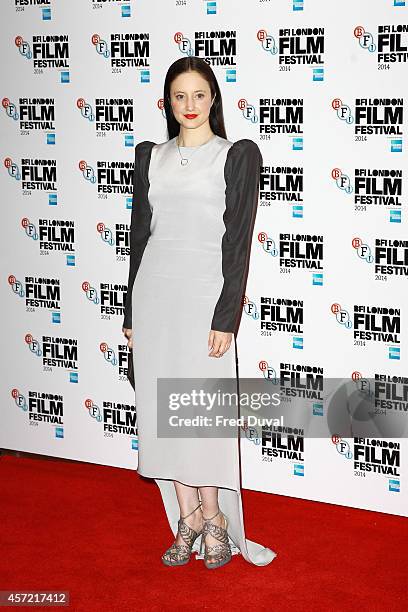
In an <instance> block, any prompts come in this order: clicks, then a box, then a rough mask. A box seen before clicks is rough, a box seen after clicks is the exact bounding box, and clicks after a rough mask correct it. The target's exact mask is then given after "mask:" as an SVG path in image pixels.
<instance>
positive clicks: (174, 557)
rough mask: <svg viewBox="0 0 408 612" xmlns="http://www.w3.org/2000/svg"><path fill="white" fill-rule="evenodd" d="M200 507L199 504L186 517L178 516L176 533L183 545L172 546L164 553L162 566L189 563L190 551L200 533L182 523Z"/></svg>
mask: <svg viewBox="0 0 408 612" xmlns="http://www.w3.org/2000/svg"><path fill="white" fill-rule="evenodd" d="M200 506H201V502H200V503H199V504H198V506H197V508H194V510H192V511H191V512H190V514H186V516H180V518H179V520H178V523H177V524H178V533H179V534H180V536H181V537H182V539H183V540H184V542H185V544H176V543H175V542H174V544H172V545H171V546H170V548H168V549H167V550H166V551H165V553H164V554H163V555H162V561H163V563H164V565H185V564H186V563H188V562H189V561H190V557H191V550H192V548H193V544H194V542H195V541H196V539H197V538H198V536H199V535H200V533H201V531H198V532H197V531H195V530H194V529H193V528H192V527H189V525H187V523H186V522H185V521H184V519H186V518H187V517H189V516H191V515H192V514H193V513H194V512H195V511H196V510H198V508H199V507H200Z"/></svg>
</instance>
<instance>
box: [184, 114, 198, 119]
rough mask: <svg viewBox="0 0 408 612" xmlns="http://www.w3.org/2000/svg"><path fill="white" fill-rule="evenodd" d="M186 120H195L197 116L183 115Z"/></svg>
mask: <svg viewBox="0 0 408 612" xmlns="http://www.w3.org/2000/svg"><path fill="white" fill-rule="evenodd" d="M184 116H185V118H186V119H195V118H196V117H198V115H192V114H190V115H184Z"/></svg>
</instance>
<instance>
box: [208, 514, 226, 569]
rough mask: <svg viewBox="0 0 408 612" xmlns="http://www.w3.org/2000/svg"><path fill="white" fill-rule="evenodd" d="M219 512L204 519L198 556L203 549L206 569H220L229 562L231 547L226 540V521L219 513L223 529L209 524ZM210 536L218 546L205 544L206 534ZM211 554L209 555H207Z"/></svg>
mask: <svg viewBox="0 0 408 612" xmlns="http://www.w3.org/2000/svg"><path fill="white" fill-rule="evenodd" d="M220 512H221V510H220V509H218V512H217V513H216V514H214V516H212V517H210V518H208V519H206V518H205V517H204V516H203V519H204V525H203V531H202V534H201V546H200V555H201V554H202V549H203V547H204V546H205V548H204V564H205V567H207V568H208V569H214V568H216V567H221V566H222V565H225V564H226V563H228V562H229V561H231V554H232V553H231V546H230V543H229V539H228V532H227V528H228V519H227V517H226V516H225V514H224V513H223V512H221V514H222V516H223V518H224V522H225V528H224V527H220V526H219V525H214V523H211V521H212V519H214V518H215V517H216V516H217V515H218V514H220ZM208 533H209V534H211V535H212V537H213V538H215V539H216V540H218V541H219V542H220V544H215V545H214V546H207V545H206V544H205V536H206V535H207V534H208ZM210 552H211V554H209V553H210Z"/></svg>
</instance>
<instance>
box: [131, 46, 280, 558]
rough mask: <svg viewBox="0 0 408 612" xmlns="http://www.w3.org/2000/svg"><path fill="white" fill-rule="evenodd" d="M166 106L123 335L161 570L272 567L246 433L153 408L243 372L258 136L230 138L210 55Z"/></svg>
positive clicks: (142, 205) (135, 212)
mask: <svg viewBox="0 0 408 612" xmlns="http://www.w3.org/2000/svg"><path fill="white" fill-rule="evenodd" d="M164 108H165V112H166V118H167V129H168V136H169V140H167V141H166V142H162V143H159V144H155V143H154V142H150V141H143V142H140V143H139V144H138V145H137V146H136V148H135V170H134V184H133V190H134V191H133V208H132V215H131V229H130V268H129V279H128V292H127V298H126V303H125V317H124V321H123V333H124V334H125V336H126V337H127V338H128V346H129V348H132V349H133V350H132V352H133V368H134V376H135V392H136V410H137V423H138V435H139V464H138V468H137V469H138V472H139V474H141V475H143V476H147V477H150V478H154V479H155V481H156V483H157V484H158V486H159V488H160V491H161V494H162V499H163V503H164V507H165V510H166V512H167V517H168V520H169V524H170V527H171V529H172V531H173V533H174V535H175V536H176V539H175V541H174V543H173V544H172V545H171V546H170V547H169V548H168V549H167V550H166V551H165V553H164V554H163V556H162V561H163V563H165V564H166V565H184V564H185V563H187V562H188V561H189V560H190V557H191V553H192V551H196V552H198V553H199V554H198V555H197V557H198V558H203V553H204V562H205V565H206V567H207V568H209V569H214V568H216V567H220V566H221V565H224V564H225V563H227V562H228V561H230V559H231V555H232V554H239V553H241V554H242V555H243V557H244V558H245V559H246V560H247V561H249V562H252V563H254V564H256V565H266V564H268V563H270V561H272V559H273V558H274V557H275V556H276V554H275V553H274V552H273V551H272V550H270V549H268V548H265V547H263V546H261V545H260V544H257V543H255V542H251V541H250V540H247V539H246V538H245V532H244V522H243V512H242V502H241V485H240V468H239V459H240V457H239V439H238V438H239V437H238V435H237V437H236V438H231V437H230V438H223V439H220V438H215V437H213V438H200V437H196V436H195V437H190V438H181V437H179V438H160V437H157V411H156V400H157V398H156V385H157V378H159V377H163V378H189V377H192V378H204V377H205V378H211V377H213V378H216V379H218V378H236V377H237V371H236V350H237V349H236V341H235V336H236V333H237V331H238V326H239V322H240V316H241V312H242V298H243V295H244V291H245V283H246V277H247V271H248V262H249V252H250V245H251V238H252V232H253V223H254V220H255V214H256V209H257V203H258V184H259V168H260V165H261V163H262V157H261V153H260V151H259V148H258V146H257V145H256V144H255V143H254V142H253V141H251V140H248V139H242V140H239V141H237V142H236V143H234V144H233V143H232V142H230V141H229V140H227V138H226V132H225V127H224V119H223V111H222V100H221V93H220V89H219V86H218V83H217V80H216V78H215V75H214V73H213V71H212V70H211V68H210V67H209V66H208V64H207V63H206V62H204V61H203V60H202V59H200V58H197V57H186V58H181V59H179V60H177V61H175V62H174V63H173V64H172V65H171V66H170V68H169V70H168V72H167V75H166V79H165V84H164ZM142 256H143V257H142ZM207 339H208V347H207V346H206V344H207V343H206V341H207ZM232 342H233V350H230V347H231V344H232ZM237 382H238V381H237Z"/></svg>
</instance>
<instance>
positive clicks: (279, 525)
mask: <svg viewBox="0 0 408 612" xmlns="http://www.w3.org/2000/svg"><path fill="white" fill-rule="evenodd" d="M0 474H1V497H2V504H1V507H2V512H1V514H2V526H1V531H2V542H3V545H2V554H1V557H0V590H11V589H16V590H19V589H20V590H22V589H24V590H27V589H32V590H44V589H46V590H65V591H69V592H70V597H71V605H70V607H69V609H70V610H84V611H85V610H86V611H87V612H94V611H107V612H108V611H109V612H110V611H116V610H118V611H119V610H126V611H127V610H129V611H130V610H132V611H133V610H138V609H140V610H170V609H176V610H177V609H181V610H187V609H188V610H194V609H207V610H220V609H221V608H224V609H227V610H232V609H242V608H246V607H247V606H248V607H249V608H250V609H255V610H276V611H277V612H282V611H286V610H301V611H302V612H303V611H309V610H310V611H313V612H316V611H320V610H321V611H323V610H324V611H325V612H327V611H332V610H347V612H350V611H354V610H356V611H357V610H358V611H359V612H360V611H361V610H364V612H366V611H367V610H368V611H377V610H378V611H380V610H381V612H383V611H388V610H393V611H399V610H401V611H402V610H406V609H407V604H408V597H407V569H406V568H407V558H408V552H407V549H408V546H407V545H408V521H407V519H406V518H402V517H396V516H391V515H387V514H380V513H376V512H367V511H364V510H354V509H350V508H344V507H341V506H334V505H330V504H323V503H317V502H309V501H302V500H298V499H294V498H290V497H283V496H280V495H269V494H266V493H257V492H253V491H244V492H243V499H244V511H245V515H246V517H247V537H249V538H250V539H253V540H255V541H259V542H262V543H263V544H265V545H268V546H270V547H271V548H273V549H274V550H275V551H276V552H277V553H278V556H277V557H276V559H275V560H274V561H272V563H271V564H270V565H268V566H266V567H254V566H251V565H250V564H248V563H247V562H246V561H244V560H243V559H242V557H240V556H239V557H234V558H233V560H232V562H231V563H229V564H228V565H227V566H225V567H223V568H220V569H217V570H212V571H209V570H207V569H206V568H205V567H204V565H203V563H202V562H201V561H196V560H195V558H193V559H192V560H191V561H190V563H189V564H188V565H187V566H184V567H174V568H167V567H165V566H164V565H162V563H161V561H160V555H161V554H162V552H163V551H164V550H165V549H166V548H167V547H168V546H169V545H170V543H171V541H172V539H173V538H172V534H171V532H170V528H169V527H168V525H167V519H166V518H165V514H164V510H163V507H162V502H161V496H160V492H159V489H158V487H157V485H156V484H155V483H154V482H153V481H149V480H147V479H143V478H141V477H140V476H138V475H137V474H136V473H135V472H132V471H130V470H123V469H116V468H110V467H104V466H98V465H92V464H87V463H80V462H68V461H59V460H58V459H55V460H45V459H40V458H38V459H36V458H24V457H22V458H17V457H14V456H8V455H6V456H3V457H2V458H0ZM40 609H46V608H45V607H41V608H40ZM47 609H48V608H47ZM53 609H55V608H53ZM60 609H64V608H60ZM65 609H67V608H65Z"/></svg>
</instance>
